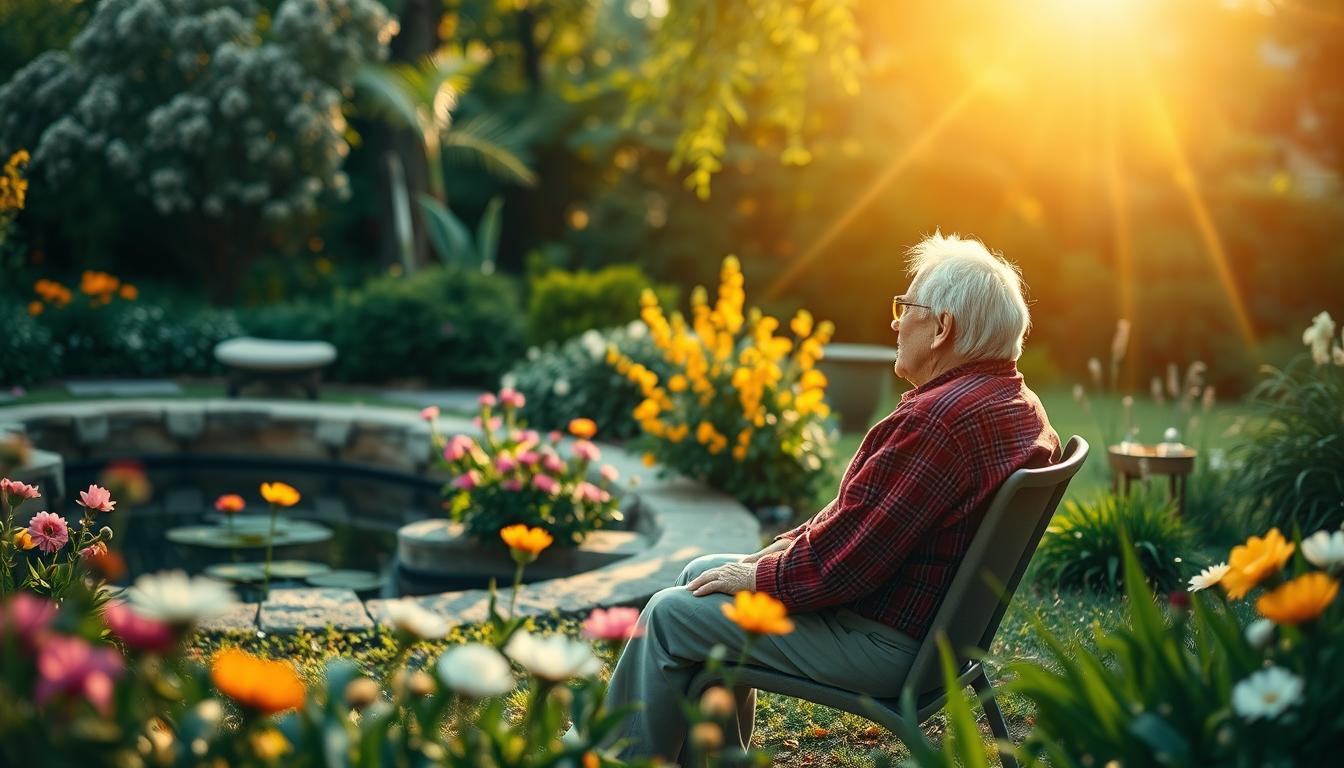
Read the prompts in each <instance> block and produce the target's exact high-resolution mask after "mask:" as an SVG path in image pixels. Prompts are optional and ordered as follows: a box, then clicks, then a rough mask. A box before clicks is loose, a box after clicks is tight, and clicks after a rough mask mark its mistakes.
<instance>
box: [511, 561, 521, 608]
mask: <svg viewBox="0 0 1344 768" xmlns="http://www.w3.org/2000/svg"><path fill="white" fill-rule="evenodd" d="M522 584H523V564H522V563H521V562H519V563H518V565H517V566H516V567H515V568H514V569H513V593H512V594H510V595H509V618H510V619H512V618H513V607H514V606H515V605H517V603H518V588H519V587H521V586H522Z"/></svg>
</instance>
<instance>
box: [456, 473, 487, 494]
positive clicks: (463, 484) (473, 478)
mask: <svg viewBox="0 0 1344 768" xmlns="http://www.w3.org/2000/svg"><path fill="white" fill-rule="evenodd" d="M480 484H481V473H480V472H477V471H476V470H474V469H473V470H471V471H469V472H467V473H466V474H462V475H458V476H457V477H454V478H453V487H454V488H459V489H461V490H464V491H470V490H471V489H472V488H475V487H476V486H478V485H480Z"/></svg>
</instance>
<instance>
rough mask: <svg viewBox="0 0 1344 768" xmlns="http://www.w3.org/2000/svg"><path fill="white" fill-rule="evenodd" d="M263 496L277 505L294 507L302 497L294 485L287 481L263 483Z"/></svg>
mask: <svg viewBox="0 0 1344 768" xmlns="http://www.w3.org/2000/svg"><path fill="white" fill-rule="evenodd" d="M261 498H263V499H265V500H266V501H269V502H270V503H272V504H274V505H276V506H277V507H292V506H294V505H295V504H298V503H299V499H300V498H302V497H301V496H300V495H299V492H298V491H297V490H295V488H294V486H292V485H286V484H285V483H262V484H261Z"/></svg>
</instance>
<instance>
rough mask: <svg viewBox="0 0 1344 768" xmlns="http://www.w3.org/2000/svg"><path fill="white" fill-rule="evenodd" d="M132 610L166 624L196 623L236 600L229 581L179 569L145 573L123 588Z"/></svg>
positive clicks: (223, 610) (222, 611) (219, 612)
mask: <svg viewBox="0 0 1344 768" xmlns="http://www.w3.org/2000/svg"><path fill="white" fill-rule="evenodd" d="M126 597H127V599H128V600H129V601H130V603H131V607H133V608H134V609H135V612H136V613H138V614H140V615H141V616H144V617H146V618H150V619H156V620H158V621H162V622H164V623H165V624H173V625H183V624H195V623H197V622H199V621H201V620H202V619H208V618H213V617H215V616H218V615H220V614H222V613H224V612H225V611H227V610H228V609H229V608H231V607H233V605H235V604H236V603H237V602H238V598H237V597H235V596H234V594H233V590H232V589H231V588H230V587H229V585H228V584H225V583H224V582H222V581H217V580H215V579H211V578H209V577H206V576H191V577H188V576H187V574H186V573H184V572H182V571H164V572H162V573H147V574H145V575H143V576H140V577H139V578H137V579H136V580H135V583H134V584H132V585H131V587H130V589H128V590H126Z"/></svg>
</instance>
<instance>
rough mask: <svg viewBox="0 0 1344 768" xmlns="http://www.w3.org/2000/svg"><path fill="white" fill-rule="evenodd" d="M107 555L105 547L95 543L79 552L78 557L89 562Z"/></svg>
mask: <svg viewBox="0 0 1344 768" xmlns="http://www.w3.org/2000/svg"><path fill="white" fill-rule="evenodd" d="M106 554H107V545H106V544H104V543H103V542H101V541H95V542H94V543H92V544H90V545H89V546H87V547H85V548H83V549H81V550H79V556H80V558H81V559H84V560H91V559H93V558H95V557H102V556H103V555H106Z"/></svg>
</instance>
